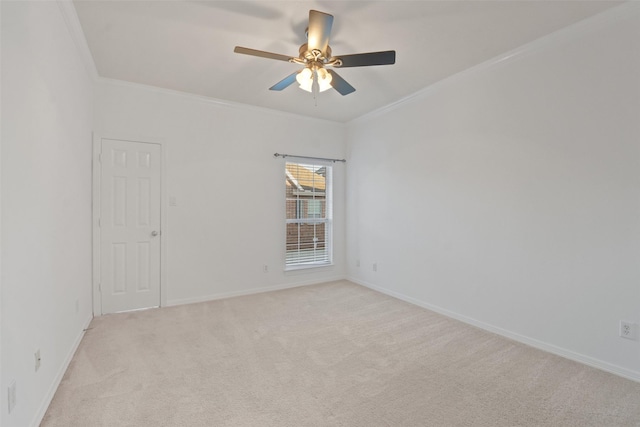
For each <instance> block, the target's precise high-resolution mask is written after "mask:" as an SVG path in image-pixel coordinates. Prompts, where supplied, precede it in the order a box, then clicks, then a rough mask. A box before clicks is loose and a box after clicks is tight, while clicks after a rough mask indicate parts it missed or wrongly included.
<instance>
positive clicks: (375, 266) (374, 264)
mask: <svg viewBox="0 0 640 427" xmlns="http://www.w3.org/2000/svg"><path fill="white" fill-rule="evenodd" d="M373 271H378V263H377V262H374V263H373Z"/></svg>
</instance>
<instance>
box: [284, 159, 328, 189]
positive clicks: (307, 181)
mask: <svg viewBox="0 0 640 427" xmlns="http://www.w3.org/2000/svg"><path fill="white" fill-rule="evenodd" d="M286 168H287V172H288V173H287V186H291V185H293V186H295V187H298V188H299V187H302V188H304V189H305V190H309V189H312V188H314V189H316V190H322V191H324V190H325V189H326V181H325V179H324V176H322V175H320V174H317V173H315V172H314V171H313V170H311V169H307V168H306V167H304V166H302V165H299V164H297V163H287V166H286ZM292 180H294V181H295V182H291V181H292Z"/></svg>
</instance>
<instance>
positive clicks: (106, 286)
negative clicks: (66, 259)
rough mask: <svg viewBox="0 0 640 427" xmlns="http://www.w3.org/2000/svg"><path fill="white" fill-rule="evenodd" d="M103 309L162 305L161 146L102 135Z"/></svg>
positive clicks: (101, 280)
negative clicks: (104, 137) (107, 137)
mask: <svg viewBox="0 0 640 427" xmlns="http://www.w3.org/2000/svg"><path fill="white" fill-rule="evenodd" d="M101 144H102V147H101V148H102V152H101V153H102V154H101V179H100V183H101V185H100V224H101V227H100V254H101V255H100V287H101V304H102V313H103V314H106V313H114V312H118V311H125V310H134V309H140V308H147V307H157V306H159V305H160V244H161V234H160V195H161V188H160V185H161V147H160V145H158V144H150V143H143V142H131V141H119V140H113V139H102V141H101Z"/></svg>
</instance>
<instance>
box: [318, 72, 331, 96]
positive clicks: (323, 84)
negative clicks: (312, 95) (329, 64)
mask: <svg viewBox="0 0 640 427" xmlns="http://www.w3.org/2000/svg"><path fill="white" fill-rule="evenodd" d="M317 76H318V86H319V91H320V92H324V91H325V90H329V89H331V73H329V72H328V71H327V70H325V69H324V68H319V69H318V71H317Z"/></svg>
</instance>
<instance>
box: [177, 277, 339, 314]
mask: <svg viewBox="0 0 640 427" xmlns="http://www.w3.org/2000/svg"><path fill="white" fill-rule="evenodd" d="M346 279H347V278H346V276H344V275H342V276H334V277H325V278H322V279H313V280H305V281H301V282H295V283H287V284H284V285H276V286H267V287H260V288H251V289H246V290H242V291H232V292H221V293H217V294H211V295H204V296H200V297H194V298H182V299H175V300H170V301H167V305H166V306H167V307H171V306H175V305H183V304H194V303H198V302H207V301H215V300H219V299H225V298H233V297H241V296H244V295H253V294H261V293H264V292H273V291H280V290H283V289H291V288H298V287H300V286H309V285H317V284H320V283H327V282H335V281H337V280H346Z"/></svg>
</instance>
